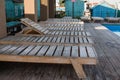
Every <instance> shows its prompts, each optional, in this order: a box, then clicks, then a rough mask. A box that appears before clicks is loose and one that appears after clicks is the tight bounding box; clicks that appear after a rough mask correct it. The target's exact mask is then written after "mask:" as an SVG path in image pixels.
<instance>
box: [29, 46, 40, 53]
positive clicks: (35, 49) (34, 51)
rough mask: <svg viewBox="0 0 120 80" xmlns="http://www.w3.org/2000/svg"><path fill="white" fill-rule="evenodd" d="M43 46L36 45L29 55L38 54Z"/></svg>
mask: <svg viewBox="0 0 120 80" xmlns="http://www.w3.org/2000/svg"><path fill="white" fill-rule="evenodd" d="M41 47H42V46H36V47H35V48H34V49H33V50H32V51H30V53H29V54H28V55H36V54H37V52H38V51H39V50H40V48H41Z"/></svg>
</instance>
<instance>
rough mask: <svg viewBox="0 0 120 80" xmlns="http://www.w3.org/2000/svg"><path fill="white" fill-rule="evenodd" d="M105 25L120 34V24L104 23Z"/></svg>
mask: <svg viewBox="0 0 120 80" xmlns="http://www.w3.org/2000/svg"><path fill="white" fill-rule="evenodd" d="M103 26H105V27H107V28H108V29H109V30H111V31H112V32H113V33H115V34H117V35H118V36H120V24H103Z"/></svg>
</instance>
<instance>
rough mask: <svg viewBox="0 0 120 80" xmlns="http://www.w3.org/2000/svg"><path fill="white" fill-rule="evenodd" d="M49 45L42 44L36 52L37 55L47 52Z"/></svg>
mask: <svg viewBox="0 0 120 80" xmlns="http://www.w3.org/2000/svg"><path fill="white" fill-rule="evenodd" d="M48 48H49V46H43V47H42V48H41V49H40V51H39V52H38V53H37V56H43V55H45V53H46V52H47V50H48Z"/></svg>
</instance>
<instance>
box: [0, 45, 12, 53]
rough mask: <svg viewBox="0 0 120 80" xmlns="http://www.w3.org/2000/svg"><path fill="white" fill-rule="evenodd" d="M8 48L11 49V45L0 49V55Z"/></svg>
mask: <svg viewBox="0 0 120 80" xmlns="http://www.w3.org/2000/svg"><path fill="white" fill-rule="evenodd" d="M9 48H11V45H8V46H5V47H3V48H1V49H0V53H3V52H4V51H6V50H7V49H9Z"/></svg>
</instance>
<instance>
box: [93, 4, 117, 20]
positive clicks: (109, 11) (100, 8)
mask: <svg viewBox="0 0 120 80" xmlns="http://www.w3.org/2000/svg"><path fill="white" fill-rule="evenodd" d="M91 12H92V16H93V17H103V18H105V17H115V16H116V10H115V9H114V8H113V7H111V6H109V5H107V4H106V3H103V4H100V5H97V6H95V7H93V8H92V10H91Z"/></svg>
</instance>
